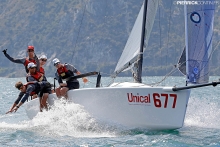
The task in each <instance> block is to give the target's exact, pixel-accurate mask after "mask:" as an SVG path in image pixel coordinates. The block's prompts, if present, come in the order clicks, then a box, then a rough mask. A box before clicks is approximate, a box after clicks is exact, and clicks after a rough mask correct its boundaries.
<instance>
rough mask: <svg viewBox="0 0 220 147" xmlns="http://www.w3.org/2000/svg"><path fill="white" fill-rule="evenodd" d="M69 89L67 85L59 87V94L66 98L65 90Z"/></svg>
mask: <svg viewBox="0 0 220 147" xmlns="http://www.w3.org/2000/svg"><path fill="white" fill-rule="evenodd" d="M68 90H69V88H68V87H62V88H61V89H60V94H61V96H64V97H65V98H66V99H67V98H68V97H67V91H68Z"/></svg>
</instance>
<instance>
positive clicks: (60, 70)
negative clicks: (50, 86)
mask: <svg viewBox="0 0 220 147" xmlns="http://www.w3.org/2000/svg"><path fill="white" fill-rule="evenodd" d="M57 73H58V75H59V76H61V78H62V79H67V78H69V77H71V76H73V75H74V74H73V72H72V71H70V70H68V69H67V68H66V66H62V67H60V68H58V69H57Z"/></svg>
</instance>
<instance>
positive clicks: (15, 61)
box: [2, 49, 25, 64]
mask: <svg viewBox="0 0 220 147" xmlns="http://www.w3.org/2000/svg"><path fill="white" fill-rule="evenodd" d="M2 52H3V53H4V55H5V57H6V58H8V59H9V60H10V61H11V62H14V63H18V64H24V62H25V58H21V59H15V58H12V57H11V56H9V54H7V49H5V50H3V51H2Z"/></svg>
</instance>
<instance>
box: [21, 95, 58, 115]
mask: <svg viewBox="0 0 220 147" xmlns="http://www.w3.org/2000/svg"><path fill="white" fill-rule="evenodd" d="M55 99H57V97H56V94H49V96H48V99H47V102H48V104H49V105H53V104H54V100H55ZM24 108H25V111H26V113H27V116H28V118H30V119H33V118H34V117H35V116H36V115H37V113H38V112H40V102H39V98H35V99H33V100H31V101H28V102H25V103H24Z"/></svg>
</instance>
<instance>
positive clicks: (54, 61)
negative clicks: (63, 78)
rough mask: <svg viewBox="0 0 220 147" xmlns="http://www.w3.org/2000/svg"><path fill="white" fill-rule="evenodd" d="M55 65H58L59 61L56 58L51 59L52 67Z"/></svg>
mask: <svg viewBox="0 0 220 147" xmlns="http://www.w3.org/2000/svg"><path fill="white" fill-rule="evenodd" d="M57 63H60V60H59V59H57V58H55V59H53V65H54V66H55V65H56V64H57Z"/></svg>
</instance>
